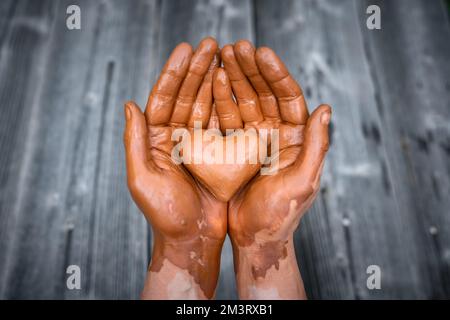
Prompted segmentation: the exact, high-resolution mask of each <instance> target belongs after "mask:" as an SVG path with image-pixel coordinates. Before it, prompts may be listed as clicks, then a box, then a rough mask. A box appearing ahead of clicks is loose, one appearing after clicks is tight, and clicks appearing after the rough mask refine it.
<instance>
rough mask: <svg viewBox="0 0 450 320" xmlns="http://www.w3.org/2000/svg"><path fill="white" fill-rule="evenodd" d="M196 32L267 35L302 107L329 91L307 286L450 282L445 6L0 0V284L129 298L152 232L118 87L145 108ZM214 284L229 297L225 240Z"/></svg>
mask: <svg viewBox="0 0 450 320" xmlns="http://www.w3.org/2000/svg"><path fill="white" fill-rule="evenodd" d="M69 4H77V5H79V6H80V8H81V14H82V23H81V24H82V29H81V30H75V31H70V30H68V29H67V28H66V25H65V22H66V17H67V16H66V8H67V6H68V5H69ZM370 4H377V5H379V6H380V8H381V12H382V30H374V31H371V30H368V29H367V28H366V18H367V14H366V8H367V6H368V5H370ZM205 36H214V37H216V38H217V40H218V41H219V43H220V45H221V46H223V45H225V44H227V43H233V42H235V41H237V40H239V39H242V38H245V39H249V40H251V41H254V42H256V44H257V45H258V46H262V45H267V46H270V47H272V48H273V49H274V50H275V51H276V52H277V53H278V54H279V55H280V56H281V57H282V59H283V60H284V61H285V62H286V64H287V66H288V68H289V70H290V71H291V73H292V74H293V75H294V77H295V78H296V79H297V80H298V81H299V83H300V84H301V85H302V87H303V89H304V92H305V95H306V98H307V101H308V103H309V109H310V110H313V109H314V108H315V107H316V106H317V105H318V104H320V103H323V102H326V103H329V104H331V105H332V107H333V118H332V130H331V133H330V135H331V147H330V152H329V156H328V158H327V163H326V167H325V170H324V174H323V178H322V187H321V192H320V195H319V197H318V199H317V201H316V202H315V204H314V206H313V208H312V209H311V210H310V212H309V214H308V215H307V216H306V218H305V219H303V220H302V222H301V226H300V228H299V230H298V232H297V234H296V251H297V257H298V260H299V264H300V269H301V272H302V276H303V279H304V281H305V286H306V290H307V293H308V296H309V297H310V298H312V299H354V298H357V299H379V298H383V299H392V298H400V299H407V298H412V299H417V298H422V299H423V298H439V299H442V298H450V214H449V210H450V198H449V196H448V195H449V194H450V106H449V102H450V64H449V63H448V59H449V57H450V24H449V17H448V12H447V11H446V8H445V5H444V3H443V2H442V1H425V0H396V1H386V0H385V1H380V0H374V1H358V0H342V1H339V2H338V1H333V0H283V1H275V0H254V1H251V0H245V1H240V0H210V1H208V0H198V1H183V0H164V1H161V0H134V1H121V0H105V1H89V0H77V1H69V0H62V1H51V0H44V1H32V0H28V1H27V0H19V1H10V0H3V1H0V101H1V105H0V110H1V117H0V150H1V152H0V298H3V299H5V298H24V299H29V298H40V299H50V298H59V299H65V298H66V299H67V298H69V299H80V298H81V299H83V298H89V299H104V298H107V299H118V298H122V299H136V298H139V294H140V290H141V288H142V284H143V280H144V277H145V272H146V268H147V264H148V261H149V259H150V254H151V244H152V243H151V232H150V229H149V228H148V226H147V224H146V222H145V220H144V218H143V217H142V215H141V214H140V213H139V210H138V209H137V208H136V206H135V205H134V203H133V201H132V200H131V197H130V196H129V193H128V190H127V187H126V177H125V174H126V172H125V163H124V155H123V146H122V133H123V126H124V120H123V103H124V102H125V101H126V100H129V99H133V100H135V101H136V102H137V103H138V104H139V105H140V106H141V108H143V107H144V106H145V103H146V99H147V95H148V93H149V91H150V89H151V86H152V84H153V83H154V81H155V79H156V77H157V75H158V74H159V72H160V70H161V68H162V65H163V64H164V62H165V59H166V58H167V57H168V55H169V53H170V51H171V50H172V49H173V48H174V47H175V45H176V44H178V43H179V42H182V41H187V42H189V43H191V44H192V45H193V46H196V45H197V44H198V42H199V41H200V39H201V38H203V37H205ZM71 264H75V265H79V266H80V267H81V272H82V278H81V279H82V289H81V290H68V289H67V288H66V278H67V275H66V268H67V266H68V265H71ZM369 265H378V266H380V268H381V271H382V280H381V281H382V282H381V285H382V289H381V290H368V289H367V286H366V280H367V277H368V275H367V274H366V269H367V267H368V266H369ZM216 296H217V298H219V299H235V298H236V288H235V283H234V271H233V262H232V254H231V247H230V244H229V241H228V240H227V242H226V244H225V248H224V250H223V253H222V264H221V275H220V280H219V287H218V289H217V294H216Z"/></svg>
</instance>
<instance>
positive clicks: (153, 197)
mask: <svg viewBox="0 0 450 320" xmlns="http://www.w3.org/2000/svg"><path fill="white" fill-rule="evenodd" d="M216 51H217V44H216V42H215V41H214V40H213V39H206V40H204V41H202V43H200V45H199V48H198V49H197V51H196V52H195V53H194V55H192V48H191V47H190V46H189V45H187V44H180V45H179V46H177V48H175V50H174V51H173V53H172V55H171V56H170V58H169V60H168V61H167V63H166V65H165V67H164V70H163V72H162V73H161V76H160V78H159V80H158V82H157V83H156V84H155V86H154V87H153V89H152V93H151V94H150V97H149V100H148V103H147V108H146V112H145V117H144V115H143V114H142V113H141V111H140V110H139V107H137V106H136V105H135V104H134V103H128V104H127V109H128V110H127V112H131V119H129V120H131V121H127V129H126V133H125V145H126V147H127V148H126V149H127V171H128V184H129V187H130V190H131V194H132V196H133V198H134V200H135V202H136V203H137V205H138V206H139V207H140V209H141V210H142V212H143V213H144V215H145V217H146V218H147V220H148V221H149V222H150V223H151V225H152V226H153V227H154V230H155V233H158V236H162V237H164V238H166V239H169V240H170V239H172V240H176V241H179V240H190V239H194V238H195V239H198V238H199V237H209V238H211V239H219V240H223V238H224V237H225V234H226V203H223V202H221V201H219V200H217V199H215V198H214V197H213V196H212V195H211V194H210V193H209V192H208V191H207V190H205V189H204V188H203V187H202V186H201V185H200V184H199V183H198V181H197V180H196V179H195V178H193V177H192V176H191V175H190V174H189V172H188V171H187V170H186V168H185V167H184V166H183V165H181V164H176V163H174V162H173V160H172V158H171V152H172V148H173V146H174V142H173V141H172V139H171V136H172V133H173V130H174V129H176V128H180V127H181V128H182V127H186V126H187V125H188V123H187V122H188V120H189V117H191V118H195V116H196V114H194V112H193V111H192V112H191V110H192V109H194V110H197V111H198V109H199V108H200V109H202V108H206V109H208V108H209V109H211V104H212V93H211V94H209V96H210V99H208V94H205V93H207V91H208V86H209V91H211V88H210V87H211V83H210V82H211V77H212V75H211V73H212V72H213V70H209V69H208V67H210V64H211V65H213V57H214V55H215V53H216ZM191 60H192V61H191ZM195 68H196V69H199V68H200V69H201V70H193V69H195ZM198 74H204V75H205V77H198ZM207 74H210V76H209V80H208V77H207ZM208 81H209V84H208ZM199 88H200V89H199ZM200 113H202V112H200ZM205 113H206V112H203V113H202V117H203V118H205V117H206V116H207V117H208V118H209V114H207V115H205ZM197 114H198V112H197ZM127 118H128V116H127ZM200 120H202V119H200Z"/></svg>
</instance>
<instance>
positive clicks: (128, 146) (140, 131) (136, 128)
mask: <svg viewBox="0 0 450 320" xmlns="http://www.w3.org/2000/svg"><path fill="white" fill-rule="evenodd" d="M124 109H125V121H126V125H125V133H124V145H125V154H126V163H127V173H128V178H129V179H130V178H133V177H135V176H137V173H138V171H140V170H145V169H147V165H148V162H149V147H148V133H147V123H146V121H145V116H144V114H143V113H142V112H141V110H140V109H139V107H138V106H137V105H136V104H135V103H134V102H132V101H128V102H126V103H125V108H124Z"/></svg>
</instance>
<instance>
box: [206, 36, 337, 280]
mask: <svg viewBox="0 0 450 320" xmlns="http://www.w3.org/2000/svg"><path fill="white" fill-rule="evenodd" d="M222 60H223V63H224V67H225V71H226V73H224V72H222V71H221V70H220V69H219V70H218V71H217V72H216V74H219V75H220V76H222V77H224V78H225V81H214V83H213V85H214V93H216V92H217V91H220V90H221V88H222V89H223V90H224V88H225V87H227V86H229V85H230V84H231V88H232V90H233V93H234V95H235V97H236V101H237V105H235V104H234V102H233V100H232V98H229V99H228V106H227V107H226V109H227V110H228V112H231V110H234V111H233V112H234V113H235V116H234V118H238V117H239V116H238V114H240V118H241V119H242V120H243V122H244V125H245V126H253V127H255V128H272V129H278V130H279V153H278V155H276V154H271V155H270V156H272V157H276V156H278V160H279V165H278V170H276V169H277V168H275V170H274V171H273V172H272V174H271V175H261V174H258V175H257V176H255V177H254V178H253V180H251V181H250V182H249V183H248V184H247V185H245V186H244V187H243V188H241V190H240V191H239V192H238V193H237V194H236V195H235V196H234V197H233V198H232V199H231V201H230V203H229V208H228V227H229V230H228V232H229V234H230V237H231V240H232V242H233V246H234V248H235V249H236V248H240V249H242V250H244V251H245V250H246V251H249V252H252V254H254V255H255V259H253V261H252V274H253V277H254V278H258V277H264V276H265V274H266V271H267V270H268V269H270V268H271V267H273V266H275V267H277V266H278V265H279V263H280V260H282V259H284V258H285V257H286V255H287V254H288V249H287V248H288V247H289V246H291V248H293V246H292V235H293V232H294V231H295V229H296V228H297V226H298V224H299V221H300V219H301V217H302V216H303V215H304V213H305V212H306V211H307V210H308V208H309V207H310V206H311V204H312V202H313V201H314V199H315V197H316V194H317V191H318V190H319V182H320V175H321V172H322V167H323V164H324V160H325V155H326V152H327V149H328V124H329V122H330V116H331V109H330V107H329V106H327V105H321V106H319V107H318V108H317V109H316V110H315V111H314V112H313V113H312V114H311V116H310V115H309V114H308V110H307V107H306V103H305V99H304V96H303V93H302V90H301V88H300V86H299V85H298V84H297V82H296V81H295V80H294V79H293V78H292V76H291V75H290V74H289V72H288V70H287V69H286V67H285V66H284V64H283V63H282V62H281V60H280V59H279V58H278V56H277V55H276V54H275V53H274V52H273V51H272V50H271V49H269V48H266V47H262V48H259V49H258V50H255V49H254V47H253V46H252V45H251V44H250V43H249V42H248V41H239V42H238V43H236V44H235V45H234V46H225V47H224V48H223V49H222ZM228 91H229V90H228ZM214 98H215V99H216V105H217V110H218V112H219V111H222V110H220V108H221V105H220V104H219V103H218V102H219V101H218V96H216V95H214ZM220 98H221V100H223V97H220ZM230 106H232V107H230ZM237 125H240V126H242V123H238V124H237ZM242 250H241V251H242ZM238 251H239V250H238ZM235 259H239V256H237V257H236V256H235ZM236 263H239V262H236V261H235V264H236Z"/></svg>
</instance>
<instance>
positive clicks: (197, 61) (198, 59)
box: [170, 37, 218, 127]
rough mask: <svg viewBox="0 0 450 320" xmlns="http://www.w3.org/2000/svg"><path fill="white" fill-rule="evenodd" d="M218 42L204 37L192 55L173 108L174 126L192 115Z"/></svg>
mask: <svg viewBox="0 0 450 320" xmlns="http://www.w3.org/2000/svg"><path fill="white" fill-rule="evenodd" d="M217 49H218V46H217V42H216V40H215V39H213V38H210V37H208V38H205V39H203V40H202V41H201V42H200V44H199V45H198V47H197V50H195V53H194V55H193V56H192V59H191V63H190V66H189V71H188V73H187V75H186V78H185V79H184V80H183V83H182V85H181V88H180V91H179V93H178V97H177V100H176V102H175V107H174V109H173V113H172V117H171V119H170V124H171V125H172V126H177V127H179V126H185V125H186V124H187V122H188V120H189V117H190V115H191V110H192V105H193V104H194V101H195V97H196V96H197V92H198V89H199V87H200V85H201V83H202V81H203V78H204V77H205V74H206V73H207V72H208V68H209V66H210V65H211V61H212V60H213V59H214V55H215V54H216V53H217Z"/></svg>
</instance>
